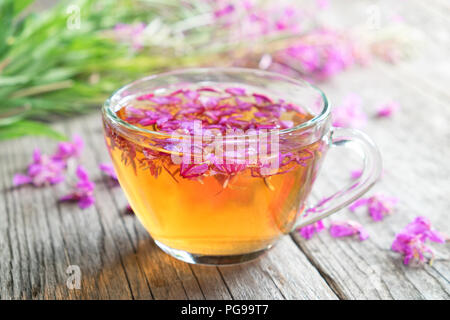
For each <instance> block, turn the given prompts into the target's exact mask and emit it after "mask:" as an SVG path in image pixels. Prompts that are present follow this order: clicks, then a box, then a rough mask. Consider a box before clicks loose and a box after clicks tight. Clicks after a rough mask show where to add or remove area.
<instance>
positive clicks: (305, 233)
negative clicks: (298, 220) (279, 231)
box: [299, 220, 325, 240]
mask: <svg viewBox="0 0 450 320" xmlns="http://www.w3.org/2000/svg"><path fill="white" fill-rule="evenodd" d="M324 229H325V226H324V225H323V222H322V220H319V221H317V222H314V223H312V224H310V225H307V226H305V227H303V228H301V229H300V230H299V233H300V235H301V236H302V237H303V238H305V239H307V240H309V239H311V238H312V236H313V235H314V234H315V233H319V232H321V231H322V230H324Z"/></svg>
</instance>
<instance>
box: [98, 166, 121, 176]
mask: <svg viewBox="0 0 450 320" xmlns="http://www.w3.org/2000/svg"><path fill="white" fill-rule="evenodd" d="M99 168H100V170H101V171H103V172H104V173H106V174H107V175H108V176H109V177H110V178H112V179H114V180H117V174H116V171H115V170H114V166H113V165H112V164H111V163H100V165H99Z"/></svg>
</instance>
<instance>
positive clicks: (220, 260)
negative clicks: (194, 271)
mask: <svg viewBox="0 0 450 320" xmlns="http://www.w3.org/2000/svg"><path fill="white" fill-rule="evenodd" d="M154 241H155V243H156V245H157V246H158V247H159V248H161V250H162V251H164V252H165V253H167V254H168V255H170V256H172V257H174V258H176V259H178V260H181V261H184V262H187V263H191V264H203V265H210V266H223V265H232V264H241V263H244V262H248V261H251V260H255V259H256V258H258V257H260V256H261V255H263V254H264V253H266V252H267V251H268V250H269V249H270V248H271V247H272V246H273V245H270V246H268V247H267V248H265V249H263V250H259V251H255V252H249V253H244V254H235V255H217V256H216V255H202V254H193V253H189V252H186V251H183V250H178V249H174V248H170V247H168V246H166V245H164V244H162V243H161V242H159V241H157V240H154Z"/></svg>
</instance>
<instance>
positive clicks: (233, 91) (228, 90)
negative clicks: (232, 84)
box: [225, 88, 245, 96]
mask: <svg viewBox="0 0 450 320" xmlns="http://www.w3.org/2000/svg"><path fill="white" fill-rule="evenodd" d="M225 92H226V93H229V94H231V95H232V96H245V89H244V88H226V89H225Z"/></svg>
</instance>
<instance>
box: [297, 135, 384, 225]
mask: <svg viewBox="0 0 450 320" xmlns="http://www.w3.org/2000/svg"><path fill="white" fill-rule="evenodd" d="M331 137H332V140H331V141H332V143H331V146H332V147H349V148H351V149H356V150H355V151H357V152H358V153H359V154H360V156H361V157H362V158H363V160H364V168H363V171H362V174H361V176H360V177H359V178H358V179H357V180H356V181H353V182H352V184H351V185H349V186H348V187H346V188H344V189H343V190H340V191H338V192H336V193H335V194H333V195H332V196H330V197H327V198H324V199H323V200H321V201H320V202H319V203H317V204H316V205H315V206H313V207H310V208H308V209H307V210H306V211H305V212H306V214H305V215H304V216H303V218H299V219H298V221H297V222H296V224H295V225H294V227H293V230H294V229H297V228H302V227H304V226H306V225H309V224H311V223H314V222H316V221H318V220H321V219H323V218H325V217H328V216H329V215H331V214H332V213H334V212H336V211H338V210H340V209H342V208H344V207H345V206H347V205H349V204H351V203H352V202H354V201H355V200H356V199H358V198H359V197H361V196H362V195H363V194H364V193H366V192H367V191H368V190H369V189H370V188H371V187H372V186H373V185H374V184H375V182H377V180H378V178H379V177H380V175H381V170H382V161H381V155H380V151H379V150H378V148H377V146H376V145H375V143H374V142H373V141H372V139H370V138H369V136H367V135H366V134H365V133H363V132H361V131H359V130H355V129H344V128H333V131H332V135H331Z"/></svg>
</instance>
